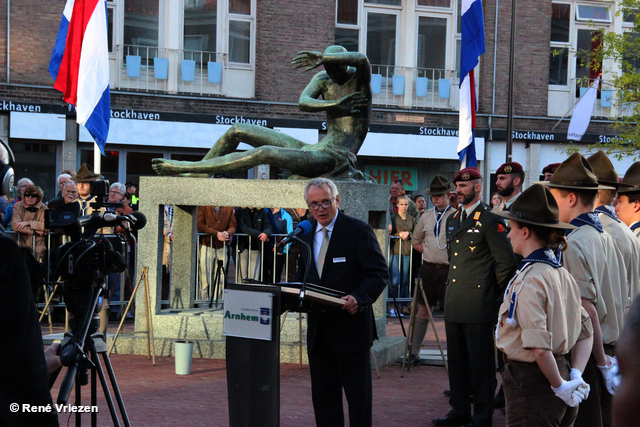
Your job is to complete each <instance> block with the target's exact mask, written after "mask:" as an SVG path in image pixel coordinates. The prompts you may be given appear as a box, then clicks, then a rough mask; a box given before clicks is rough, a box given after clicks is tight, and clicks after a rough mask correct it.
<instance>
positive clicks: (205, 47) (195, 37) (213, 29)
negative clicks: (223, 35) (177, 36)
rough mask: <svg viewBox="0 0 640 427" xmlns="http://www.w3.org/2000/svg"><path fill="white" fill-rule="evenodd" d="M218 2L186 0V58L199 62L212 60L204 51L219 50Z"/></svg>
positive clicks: (184, 34) (214, 0) (184, 40)
mask: <svg viewBox="0 0 640 427" xmlns="http://www.w3.org/2000/svg"><path fill="white" fill-rule="evenodd" d="M217 30H218V4H217V1H216V0H185V2H184V32H183V37H184V38H183V48H184V58H185V59H193V60H195V61H196V62H197V63H201V62H202V61H210V60H211V59H210V55H206V54H205V55H203V54H202V53H203V52H216V51H217V43H218V39H217Z"/></svg>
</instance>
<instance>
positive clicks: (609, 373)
mask: <svg viewBox="0 0 640 427" xmlns="http://www.w3.org/2000/svg"><path fill="white" fill-rule="evenodd" d="M607 360H608V361H609V362H611V364H610V365H609V366H600V365H597V366H598V369H600V372H602V377H603V378H604V383H605V385H606V386H607V391H608V392H609V393H610V394H612V395H614V394H616V388H617V384H615V383H616V381H614V377H616V376H617V374H618V359H616V358H615V356H613V357H612V356H607Z"/></svg>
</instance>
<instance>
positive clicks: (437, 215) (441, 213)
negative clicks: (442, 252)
mask: <svg viewBox="0 0 640 427" xmlns="http://www.w3.org/2000/svg"><path fill="white" fill-rule="evenodd" d="M449 209H451V205H449V206H447V207H446V208H444V210H443V211H439V210H438V209H436V208H433V218H435V220H436V225H435V227H434V228H433V234H435V236H436V245H437V246H438V249H444V248H446V247H447V245H446V244H445V245H444V246H443V247H440V240H438V237H439V236H440V223H441V222H442V218H444V214H445V213H446V212H447V211H448V210H449Z"/></svg>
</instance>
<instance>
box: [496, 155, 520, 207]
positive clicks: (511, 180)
mask: <svg viewBox="0 0 640 427" xmlns="http://www.w3.org/2000/svg"><path fill="white" fill-rule="evenodd" d="M496 175H497V179H496V187H497V188H498V194H500V195H501V196H502V197H504V200H505V203H504V208H502V210H504V211H508V210H509V208H510V207H511V204H512V203H513V202H515V201H516V199H517V198H518V196H519V195H520V193H522V184H523V183H524V170H523V169H522V165H521V164H520V163H518V162H508V163H505V164H503V165H502V166H500V167H499V168H498V170H497V171H496Z"/></svg>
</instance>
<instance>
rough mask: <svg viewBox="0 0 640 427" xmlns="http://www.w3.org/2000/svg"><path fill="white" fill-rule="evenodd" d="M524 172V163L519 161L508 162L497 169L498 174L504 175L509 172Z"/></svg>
mask: <svg viewBox="0 0 640 427" xmlns="http://www.w3.org/2000/svg"><path fill="white" fill-rule="evenodd" d="M519 172H523V169H522V165H521V164H520V163H518V162H507V163H505V164H503V165H502V166H500V167H499V168H498V170H497V171H496V175H504V174H507V173H519Z"/></svg>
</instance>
